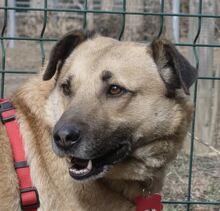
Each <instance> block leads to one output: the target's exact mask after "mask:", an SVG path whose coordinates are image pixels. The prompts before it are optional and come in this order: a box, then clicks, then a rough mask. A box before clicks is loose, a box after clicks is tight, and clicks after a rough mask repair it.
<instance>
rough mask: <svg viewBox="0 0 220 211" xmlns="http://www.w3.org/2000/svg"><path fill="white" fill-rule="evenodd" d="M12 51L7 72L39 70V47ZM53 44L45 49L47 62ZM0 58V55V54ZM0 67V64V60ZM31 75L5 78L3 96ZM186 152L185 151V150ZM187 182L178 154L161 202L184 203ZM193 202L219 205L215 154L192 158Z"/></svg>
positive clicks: (219, 166) (204, 208)
mask: <svg viewBox="0 0 220 211" xmlns="http://www.w3.org/2000/svg"><path fill="white" fill-rule="evenodd" d="M15 44H16V47H15V48H14V49H9V48H7V51H6V53H7V54H6V55H7V56H6V70H7V71H11V70H13V71H25V72H27V71H32V72H37V71H39V70H40V69H41V62H42V60H41V58H42V56H41V51H40V44H39V43H37V42H30V41H18V42H16V43H15ZM53 44H54V43H53V42H52V43H51V42H50V43H46V44H45V45H44V47H45V51H46V58H48V52H49V50H50V49H51V46H52V45H53ZM0 57H1V53H0ZM0 67H1V60H0ZM29 76H30V74H6V77H5V96H9V95H11V94H12V93H13V91H14V90H15V89H16V88H17V87H19V86H20V85H21V84H22V83H23V82H24V80H26V79H27V78H28V77H29ZM195 147H196V146H195ZM185 151H186V150H185ZM188 179H189V155H187V154H186V153H183V152H182V153H181V154H180V155H179V157H178V159H177V160H176V161H175V162H173V163H172V164H171V166H170V168H169V170H168V171H167V178H166V182H165V185H164V189H163V193H162V195H163V200H175V201H186V200H187V191H188ZM191 196H192V200H193V201H202V202H206V201H218V202H219V201H220V155H217V154H215V153H212V154H206V155H204V156H202V157H201V156H200V157H199V156H194V159H193V170H192V194H191ZM164 210H166V211H182V210H186V206H185V205H183V206H179V205H165V209H164ZM191 210H195V211H220V205H218V206H217V205H216V206H213V205H193V206H192V207H191Z"/></svg>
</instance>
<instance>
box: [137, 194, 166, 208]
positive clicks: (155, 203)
mask: <svg viewBox="0 0 220 211" xmlns="http://www.w3.org/2000/svg"><path fill="white" fill-rule="evenodd" d="M135 202H136V211H146V210H151V209H153V210H156V211H161V210H162V209H163V205H162V203H161V196H160V194H158V193H155V194H153V195H151V196H148V197H142V196H139V197H137V198H136V200H135Z"/></svg>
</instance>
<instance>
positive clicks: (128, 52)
mask: <svg viewBox="0 0 220 211" xmlns="http://www.w3.org/2000/svg"><path fill="white" fill-rule="evenodd" d="M103 70H110V71H111V72H113V73H114V75H115V79H114V80H115V81H119V82H120V84H122V85H125V86H128V88H130V89H132V90H135V91H137V92H138V93H139V94H138V95H137V96H135V97H134V98H132V99H126V98H123V99H119V102H118V101H117V102H116V101H109V102H108V103H105V102H103V101H105V99H100V101H98V100H97V97H96V96H97V95H98V94H99V90H100V88H101V86H102V84H101V80H100V74H101V72H102V71H103ZM69 75H74V76H73V77H74V79H73V80H74V83H73V86H74V88H73V89H74V91H75V94H74V97H73V99H69V98H68V97H65V96H63V95H62V93H61V91H60V90H59V88H58V86H56V87H55V88H54V86H55V79H54V78H52V79H51V80H50V81H42V73H40V74H39V75H38V76H34V77H33V78H32V79H30V80H29V81H28V82H27V83H26V84H25V85H24V86H23V87H22V88H21V89H20V90H18V91H17V93H16V94H15V95H14V97H12V102H13V104H14V106H15V107H16V109H17V119H18V121H19V123H20V128H21V133H22V136H23V141H24V145H25V151H26V155H27V159H28V162H29V164H30V168H31V176H32V180H33V184H34V185H35V186H36V187H37V189H38V191H39V195H40V201H41V207H40V209H39V210H40V211H61V210H64V211H102V210H105V211H119V210H120V211H129V210H130V211H133V210H135V202H134V200H135V197H136V196H139V195H142V194H143V190H144V192H145V194H146V195H147V194H149V193H154V192H159V191H161V188H162V183H163V178H164V171H165V168H166V166H167V164H168V163H169V162H170V161H171V160H172V159H174V158H175V157H176V154H177V152H178V151H179V149H180V148H181V146H182V142H183V139H184V137H185V134H186V131H187V128H188V126H189V124H190V121H191V113H192V105H191V104H190V103H189V101H188V99H187V97H186V95H185V94H184V93H183V92H181V91H180V92H179V94H178V95H177V97H176V98H175V99H168V98H166V97H165V93H166V87H165V85H164V82H163V81H162V79H161V77H160V75H159V73H158V70H157V67H156V64H155V63H154V61H153V59H152V57H151V55H150V54H149V53H148V51H147V49H146V46H145V45H143V44H137V43H130V42H118V41H116V40H113V39H110V38H103V37H97V38H94V39H91V40H88V41H86V42H84V43H82V44H81V45H80V46H79V47H78V48H77V49H76V50H75V51H73V53H72V54H71V55H70V57H69V58H68V59H67V60H66V62H65V64H64V66H63V68H62V71H61V73H60V76H59V79H58V82H57V83H60V82H61V81H62V80H64V79H65V78H66V77H67V76H69ZM70 106H72V107H74V108H76V109H79V110H80V111H86V113H85V115H86V116H90V118H98V119H99V120H100V119H103V118H105V117H106V118H108V122H109V124H112V127H117V124H128V123H129V124H130V125H131V127H132V126H134V125H135V128H136V129H135V130H134V133H135V135H134V137H136V138H135V140H134V142H135V147H136V149H133V153H132V156H130V157H129V158H128V159H127V160H125V161H123V162H122V163H120V164H117V165H115V166H114V167H113V168H111V170H110V171H109V172H108V173H107V174H106V175H105V176H104V177H103V178H101V179H97V180H95V181H89V182H85V183H78V182H75V181H74V180H73V179H72V178H71V177H70V176H69V173H68V167H67V164H66V162H65V160H64V159H61V158H58V157H57V156H56V155H55V154H54V152H53V151H52V147H51V141H52V129H53V127H54V125H55V124H56V122H57V121H58V119H59V118H60V116H61V115H62V113H63V112H64V111H65V110H67V108H69V107H70ZM104 114H105V115H104ZM103 121H104V120H103ZM146 137H147V138H146ZM0 142H1V146H0V164H1V165H0V211H12V210H13V211H20V210H21V209H20V206H19V195H18V191H17V186H18V185H17V178H16V174H15V170H14V167H13V162H12V157H11V150H10V145H9V141H8V138H7V135H6V133H5V129H4V126H3V125H2V124H1V123H0Z"/></svg>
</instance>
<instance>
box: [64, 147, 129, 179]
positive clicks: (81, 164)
mask: <svg viewBox="0 0 220 211" xmlns="http://www.w3.org/2000/svg"><path fill="white" fill-rule="evenodd" d="M129 152H130V147H129V145H122V146H119V147H117V148H115V149H113V150H110V151H108V152H107V153H106V154H104V155H103V156H100V157H97V158H95V159H81V158H76V157H72V156H70V157H68V158H67V162H68V164H69V174H70V176H71V177H72V178H74V179H75V180H86V179H91V178H94V179H96V178H99V177H102V176H103V175H104V174H105V173H106V172H107V171H108V170H109V168H110V167H111V166H113V165H115V164H117V163H119V162H121V161H122V160H124V159H125V158H126V157H127V156H128V155H129Z"/></svg>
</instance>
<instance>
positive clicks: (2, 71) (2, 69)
mask: <svg viewBox="0 0 220 211" xmlns="http://www.w3.org/2000/svg"><path fill="white" fill-rule="evenodd" d="M9 1H10V0H9ZM88 1H89V0H88ZM88 1H87V0H84V8H81V9H78V8H77V9H74V8H71V9H63V8H62V9H60V8H50V7H48V1H47V0H43V2H44V7H42V8H32V7H26V6H23V7H22V6H19V7H18V6H14V7H11V6H9V5H8V0H4V4H3V5H2V6H0V11H2V12H3V24H2V25H3V26H2V29H0V30H1V36H0V43H1V65H0V76H1V93H0V97H3V96H4V93H5V76H6V75H7V74H34V73H35V71H15V70H8V69H7V68H6V58H7V57H6V45H5V43H6V41H7V40H27V41H32V42H39V45H40V49H41V60H42V63H43V62H44V60H45V50H44V45H45V43H46V42H54V41H56V40H57V39H56V38H51V37H45V36H44V34H45V29H46V27H47V20H48V13H49V12H60V13H62V12H66V13H72V14H74V13H77V14H81V15H82V17H83V24H82V28H83V29H86V28H87V15H88V14H117V15H120V16H121V23H120V30H119V31H118V39H119V40H120V39H121V38H122V36H123V33H124V30H125V23H126V17H127V15H138V16H139V15H140V16H142V15H143V16H155V17H159V20H160V23H159V24H160V28H159V31H158V33H157V36H158V37H160V36H161V34H162V32H163V28H164V18H165V17H168V16H177V17H192V18H194V19H196V20H197V23H198V27H197V33H196V36H195V37H194V40H193V42H191V43H183V42H179V43H175V45H176V46H186V47H188V48H193V52H194V57H195V62H196V67H197V68H199V64H200V58H199V55H198V52H197V50H198V48H203V47H208V48H212V47H215V48H219V47H220V44H210V43H209V44H200V43H197V41H198V38H199V36H200V32H201V24H202V21H203V19H205V18H218V19H219V18H220V15H210V14H203V13H202V7H203V2H202V0H199V7H198V12H197V13H195V14H188V13H177V14H174V13H171V12H169V13H168V12H164V5H165V1H164V0H161V1H160V12H132V11H126V0H122V10H121V11H119V10H116V11H112V10H111V11H103V10H90V9H88ZM11 10H16V11H39V12H41V13H43V17H44V18H43V22H42V29H41V33H40V34H39V36H35V37H22V36H14V37H9V36H8V35H6V27H7V26H8V12H9V11H11ZM199 80H220V77H212V76H207V77H199V78H198V80H197V82H196V83H195V86H194V94H193V100H194V105H195V107H196V101H197V87H198V81H199ZM195 119H196V113H195V112H194V115H193V121H192V131H191V134H192V136H191V145H190V159H189V164H188V165H189V172H188V174H189V177H188V190H187V197H186V198H187V200H178V199H175V200H172V201H170V200H165V201H163V203H164V204H169V205H171V204H172V205H184V206H183V207H185V210H191V209H192V208H191V207H192V206H193V205H198V204H200V205H215V206H216V207H219V205H220V201H219V198H217V199H213V201H195V200H192V197H191V192H192V167H193V158H194V140H195V133H194V130H195ZM173 188H175V187H173ZM204 210H208V208H207V209H206V208H204ZM217 210H220V209H219V208H217Z"/></svg>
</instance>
